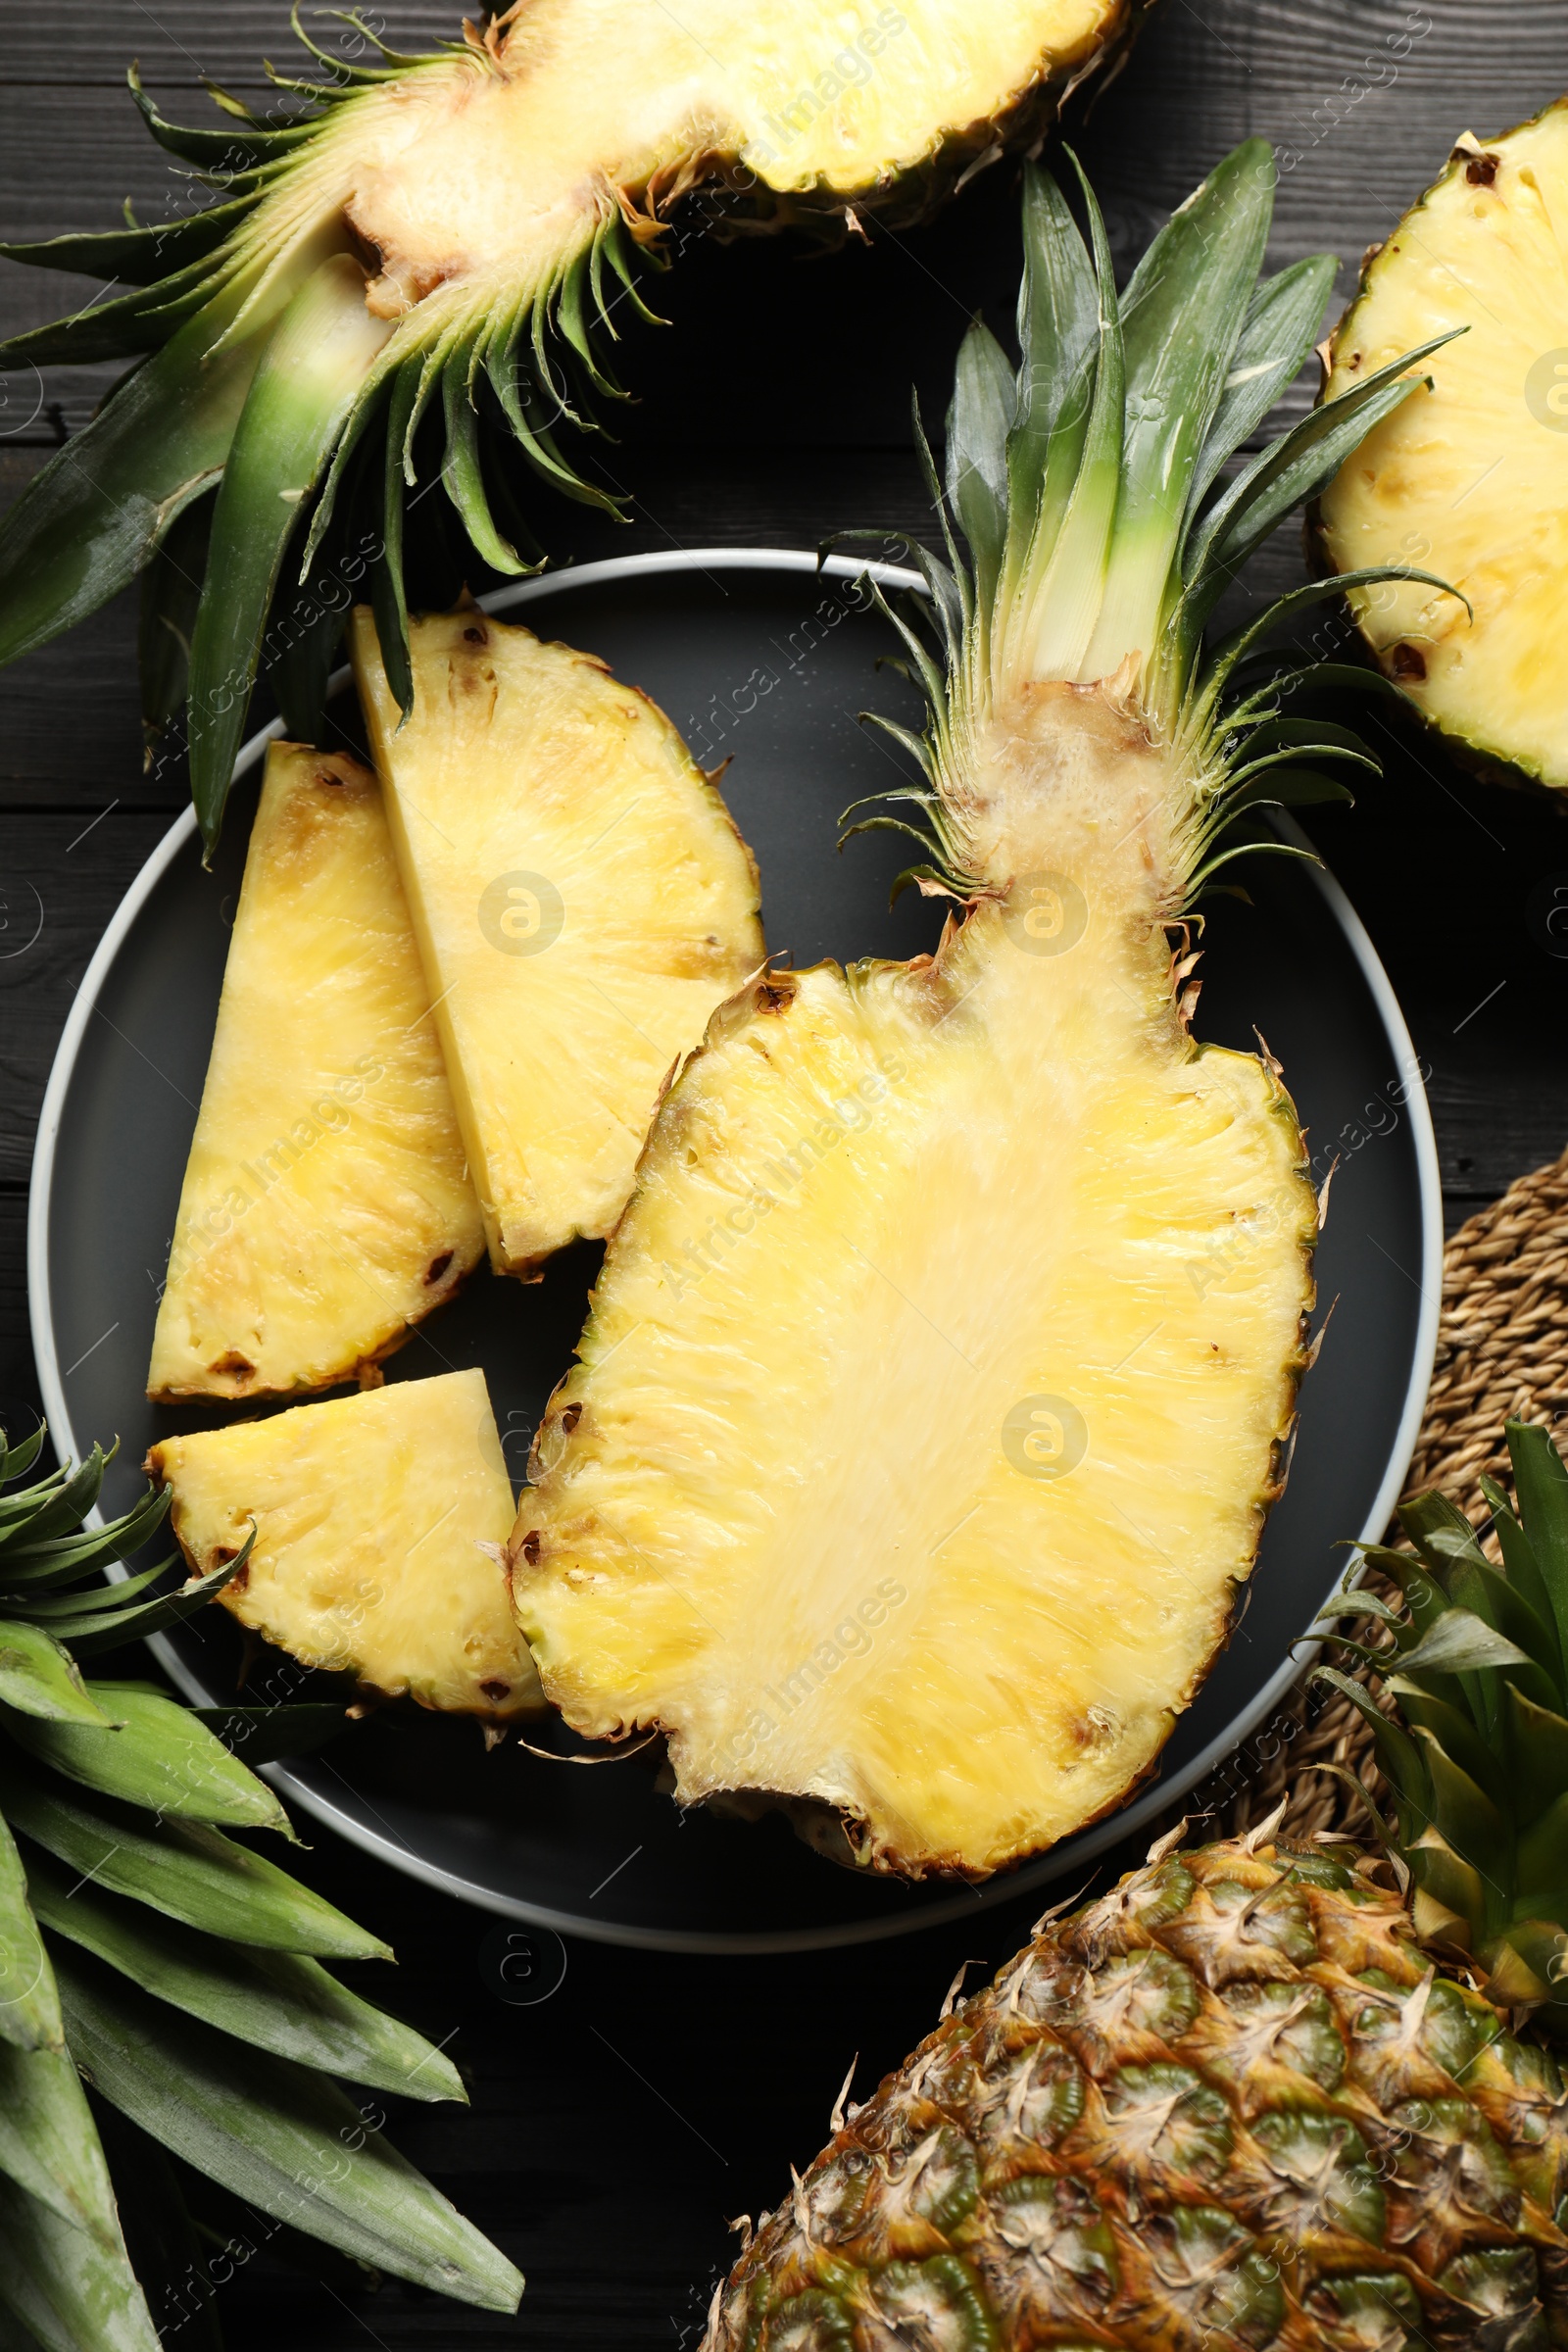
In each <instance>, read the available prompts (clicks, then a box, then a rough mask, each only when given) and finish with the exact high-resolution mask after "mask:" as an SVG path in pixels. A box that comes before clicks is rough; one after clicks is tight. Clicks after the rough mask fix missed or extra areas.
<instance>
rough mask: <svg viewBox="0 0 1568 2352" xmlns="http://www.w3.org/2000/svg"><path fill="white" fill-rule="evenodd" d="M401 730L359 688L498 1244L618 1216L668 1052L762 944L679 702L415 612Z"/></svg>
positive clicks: (371, 648) (366, 648) (566, 655)
mask: <svg viewBox="0 0 1568 2352" xmlns="http://www.w3.org/2000/svg"><path fill="white" fill-rule="evenodd" d="M412 650H413V660H414V670H415V676H416V680H417V695H416V700H415V707H414V711H413V714H412V715H411V716H410V717H409V718H408V719H407V720H405V721H404V722H403V723H402V725H401V726H400V725H399V723H398V720H399V713H398V710H397V706H396V704H395V702H394V701H393V699H392V696H391V694H390V692H389V690H388V687H387V683H386V678H385V673H384V672H383V670H382V668H381V663H380V657H379V652H378V648H377V645H376V637H375V630H374V626H373V623H372V622H371V619H370V616H369V614H368V613H367V612H363V611H362V612H360V613H356V615H355V629H354V652H355V663H356V669H357V672H358V676H359V679H360V688H361V693H362V696H363V698H364V702H365V707H366V712H367V716H368V724H369V728H370V733H371V737H372V740H373V743H374V746H375V755H376V760H377V762H378V764H379V766H380V769H381V773H382V776H383V778H384V779H385V782H386V784H387V787H388V792H389V813H390V815H391V819H392V827H393V833H394V837H395V839H396V842H397V848H398V856H399V859H400V862H401V865H402V870H403V875H404V879H405V881H406V883H407V885H408V890H409V902H410V906H411V908H412V911H413V915H414V922H415V927H416V930H417V935H418V939H419V944H420V948H421V951H422V954H423V958H424V968H425V974H426V978H427V980H428V983H429V991H430V998H431V1000H432V1001H433V1003H434V1006H435V1015H436V1020H437V1022H438V1024H439V1026H440V1030H441V1035H442V1038H443V1041H444V1043H445V1046H446V1055H447V1067H448V1069H449V1071H450V1073H451V1077H452V1083H453V1090H454V1094H455V1096H456V1100H457V1106H458V1116H459V1119H460V1121H461V1123H462V1128H463V1133H464V1138H465V1141H466V1146H467V1152H468V1165H469V1167H470V1169H471V1171H472V1174H473V1178H474V1181H475V1184H476V1185H477V1188H478V1192H479V1200H480V1205H481V1208H482V1210H483V1213H484V1219H485V1227H486V1232H487V1234H488V1237H489V1243H490V1254H491V1259H492V1262H493V1263H494V1264H495V1266H496V1267H497V1269H498V1270H499V1271H501V1272H507V1273H522V1274H526V1273H528V1272H529V1271H531V1269H532V1268H533V1267H534V1266H535V1265H537V1263H538V1261H539V1260H540V1259H541V1258H543V1257H545V1256H547V1255H548V1254H549V1253H550V1252H551V1251H552V1250H559V1249H560V1248H561V1247H562V1246H563V1244H564V1243H566V1242H568V1241H570V1240H572V1239H573V1238H574V1236H576V1235H579V1234H587V1235H602V1234H606V1233H609V1232H610V1230H611V1229H612V1227H613V1225H614V1223H615V1220H616V1218H617V1217H618V1216H619V1215H620V1212H621V1210H622V1208H623V1207H624V1206H625V1203H626V1200H627V1196H628V1195H629V1193H630V1191H631V1185H632V1172H633V1169H634V1167H635V1165H636V1161H637V1154H638V1152H640V1150H641V1149H642V1145H643V1140H644V1137H645V1136H646V1134H647V1131H648V1122H649V1120H650V1119H651V1117H652V1116H653V1112H654V1106H655V1104H656V1103H657V1102H658V1100H659V1094H660V1089H661V1087H662V1085H663V1083H664V1081H665V1079H666V1077H667V1076H668V1074H669V1071H670V1069H671V1066H672V1065H673V1064H674V1063H675V1062H676V1061H677V1060H678V1058H679V1057H680V1055H681V1054H684V1053H687V1052H689V1051H690V1049H691V1048H692V1047H693V1046H695V1045H696V1044H697V1043H698V1041H699V1040H700V1038H701V1037H702V1034H703V1028H704V1024H705V1023H706V1021H707V1019H708V1016H709V1014H710V1013H711V1011H712V1009H713V1007H714V1005H716V1004H717V1003H718V1002H719V1001H720V1000H721V999H722V998H724V997H727V996H728V995H729V994H730V993H731V992H732V990H734V989H735V988H737V987H739V985H740V984H741V982H742V981H743V980H744V979H745V978H746V977H747V976H748V974H750V973H752V972H754V971H756V970H757V968H758V966H759V964H760V962H761V960H762V954H763V950H762V935H761V930H760V925H759V923H758V919H757V907H758V887H757V870H756V867H755V866H754V865H753V863H752V860H751V858H750V855H749V853H748V852H747V850H746V847H745V845H744V843H743V842H742V841H741V839H740V837H739V835H738V834H737V833H736V831H735V828H734V826H733V824H732V823H731V821H730V818H729V815H728V812H727V811H726V809H725V808H724V804H723V802H722V800H721V799H720V798H719V795H718V794H717V792H716V791H715V790H714V788H713V787H712V785H711V784H710V783H709V782H708V780H707V779H706V778H705V777H704V775H703V774H702V772H701V770H700V769H699V768H698V767H696V766H695V765H694V763H693V761H692V759H691V756H690V754H689V753H688V752H687V750H686V747H685V745H684V744H683V743H682V742H681V739H680V737H679V736H678V735H677V734H676V732H675V730H674V728H673V727H672V726H671V725H670V724H669V721H668V720H667V719H666V718H665V717H664V716H663V715H662V712H661V711H658V710H656V709H655V707H654V705H653V704H652V703H651V702H649V701H648V699H647V697H646V696H644V695H642V694H639V693H637V692H636V691H635V690H634V689H632V688H630V687H626V686H621V685H618V684H617V683H616V682H615V680H614V679H613V678H612V677H611V676H610V675H609V673H608V671H607V670H606V669H605V667H604V664H603V663H602V662H596V661H595V660H593V659H592V658H591V657H590V656H589V655H586V654H577V653H573V652H572V651H571V650H570V649H569V648H568V647H566V646H562V645H544V644H541V643H540V642H539V640H538V639H537V638H536V637H533V636H531V635H530V634H529V632H528V631H527V630H526V629H520V628H509V627H507V626H505V625H504V624H503V623H501V622H499V621H495V620H490V619H487V618H486V617H485V615H484V614H483V613H479V612H476V611H466V612H458V613H442V614H435V615H432V616H430V617H429V618H427V619H423V620H419V621H417V622H416V623H415V625H414V628H413V632H412Z"/></svg>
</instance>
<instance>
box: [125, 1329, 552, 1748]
mask: <svg viewBox="0 0 1568 2352" xmlns="http://www.w3.org/2000/svg"><path fill="white" fill-rule="evenodd" d="M147 1470H148V1473H149V1475H150V1476H151V1477H154V1478H157V1479H159V1480H161V1481H163V1482H164V1483H165V1484H166V1485H168V1486H170V1487H172V1489H173V1497H174V1499H173V1510H172V1525H173V1530H174V1534H175V1536H176V1537H177V1538H178V1540H179V1544H180V1547H181V1549H182V1550H183V1552H184V1553H185V1556H186V1558H187V1559H188V1560H189V1561H190V1563H191V1566H192V1568H193V1569H195V1570H197V1571H198V1572H205V1571H207V1570H209V1569H211V1568H214V1567H217V1566H218V1565H219V1564H220V1563H221V1561H223V1560H231V1559H232V1558H233V1557H234V1555H235V1553H236V1552H237V1551H239V1550H240V1548H241V1547H242V1546H243V1544H244V1542H245V1539H246V1537H247V1535H248V1534H249V1532H250V1528H251V1523H252V1522H253V1521H254V1523H255V1527H256V1544H255V1548H254V1549H253V1551H252V1552H251V1555H250V1558H249V1559H248V1560H247V1561H246V1562H245V1564H244V1566H243V1567H242V1568H241V1569H240V1571H239V1573H238V1575H237V1576H236V1577H235V1579H234V1580H233V1582H232V1583H231V1584H230V1585H228V1586H227V1587H226V1588H225V1589H224V1591H223V1593H221V1600H222V1603H223V1606H224V1607H225V1608H226V1609H228V1610H230V1611H231V1612H232V1614H233V1615H234V1616H235V1617H237V1618H238V1619H239V1621H240V1623H241V1625H245V1626H249V1627H251V1628H252V1629H253V1630H254V1631H255V1632H257V1633H259V1634H263V1635H265V1636H266V1638H267V1640H268V1641H269V1642H276V1643H277V1644H278V1646H279V1647H280V1648H282V1649H286V1650H288V1651H289V1652H290V1653H291V1654H292V1655H293V1656H294V1657H296V1658H298V1659H299V1660H300V1662H301V1664H302V1665H306V1666H318V1667H323V1668H326V1669H329V1670H330V1671H333V1672H337V1673H347V1674H352V1675H354V1676H355V1677H356V1678H357V1680H358V1681H359V1682H360V1683H361V1684H363V1685H364V1686H365V1688H366V1689H367V1690H368V1691H373V1692H378V1693H380V1694H382V1695H384V1696H386V1697H392V1698H400V1697H402V1696H404V1695H405V1694H406V1695H407V1696H409V1697H411V1698H416V1699H417V1700H418V1702H419V1704H420V1706H422V1707H434V1708H438V1709H441V1710H443V1711H447V1712H451V1713H456V1714H467V1715H484V1716H491V1717H494V1718H496V1719H498V1720H499V1719H502V1718H505V1717H508V1716H512V1715H517V1714H520V1713H522V1712H524V1711H525V1710H527V1709H529V1708H532V1707H537V1706H539V1705H540V1704H542V1700H541V1698H540V1692H539V1685H538V1679H537V1677H536V1676H535V1673H534V1670H533V1663H532V1660H531V1659H530V1658H529V1655H528V1650H527V1646H526V1644H525V1643H524V1642H522V1640H521V1639H520V1637H519V1636H518V1634H517V1630H516V1627H515V1624H514V1623H513V1619H512V1613H511V1610H510V1609H509V1607H508V1605H507V1594H506V1580H505V1576H504V1573H503V1570H502V1568H501V1567H500V1565H499V1564H498V1559H497V1547H498V1546H499V1545H500V1544H504V1543H505V1541H506V1537H507V1532H508V1530H509V1528H510V1526H511V1524H512V1511H513V1505H512V1488H511V1484H510V1482H509V1480H508V1478H507V1473H506V1464H505V1461H504V1458H503V1456H502V1451H501V1442H500V1439H499V1438H498V1436H497V1434H496V1425H495V1416H494V1414H493V1413H492V1411H491V1409H490V1398H489V1395H488V1393H487V1391H486V1389H485V1382H484V1374H483V1373H482V1372H447V1373H442V1374H441V1375H440V1376H439V1377H438V1378H436V1379H433V1380H404V1381H394V1382H391V1383H390V1384H389V1385H388V1386H387V1387H385V1388H380V1389H370V1390H368V1391H366V1392H365V1393H363V1394H362V1395H360V1396H357V1397H333V1398H330V1399H328V1400H327V1401H325V1402H323V1403H318V1404H300V1405H295V1406H293V1407H292V1408H291V1409H290V1410H289V1411H287V1412H282V1413H276V1414H273V1415H272V1416H271V1418H270V1419H269V1420H265V1421H245V1422H241V1423H239V1424H238V1425H237V1426H236V1427H234V1428H231V1429H211V1430H203V1431H200V1432H198V1433H197V1434H196V1435H195V1436H193V1437H185V1438H166V1439H164V1441H163V1442H162V1444H161V1445H158V1446H154V1447H153V1449H152V1451H151V1452H150V1453H149V1454H148V1456H147Z"/></svg>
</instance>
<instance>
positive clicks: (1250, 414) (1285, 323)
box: [1188, 253, 1335, 514]
mask: <svg viewBox="0 0 1568 2352" xmlns="http://www.w3.org/2000/svg"><path fill="white" fill-rule="evenodd" d="M1334 278H1335V265H1334V257H1333V255H1332V254H1326V253H1314V254H1308V255H1307V257H1306V259H1305V260H1304V261H1299V262H1296V263H1294V264H1293V265H1292V267H1291V268H1290V269H1289V270H1281V271H1280V272H1279V275H1278V276H1277V277H1266V278H1264V280H1263V282H1262V284H1261V285H1260V286H1259V287H1258V289H1257V292H1256V293H1255V294H1254V295H1253V297H1252V301H1251V305H1250V309H1249V311H1248V314H1247V323H1246V325H1245V326H1244V327H1243V329H1242V332H1241V337H1240V339H1239V341H1238V343H1237V345H1236V349H1235V351H1234V353H1233V354H1232V356H1231V365H1230V370H1229V373H1228V374H1227V376H1226V378H1225V384H1224V389H1223V391H1222V392H1221V394H1220V401H1219V406H1218V408H1217V409H1216V410H1215V412H1214V421H1213V423H1212V424H1211V425H1210V427H1209V430H1208V437H1207V439H1206V440H1205V441H1204V443H1203V448H1202V454H1201V457H1200V458H1199V461H1198V464H1197V466H1195V467H1194V469H1193V484H1192V489H1191V492H1190V493H1189V498H1188V510H1189V513H1193V514H1196V512H1197V511H1198V509H1199V507H1200V506H1201V503H1202V501H1203V499H1204V498H1205V497H1206V496H1207V494H1208V492H1209V490H1210V489H1211V488H1212V487H1213V485H1214V482H1215V481H1216V479H1217V478H1218V476H1219V473H1220V470H1221V468H1222V467H1223V466H1224V465H1225V462H1226V460H1227V459H1229V458H1232V457H1234V456H1235V454H1236V452H1237V451H1238V450H1239V449H1240V448H1241V446H1242V444H1243V442H1244V441H1246V440H1247V439H1248V437H1249V435H1250V434H1251V433H1253V432H1255V430H1256V429H1257V427H1258V426H1259V425H1260V424H1261V423H1262V421H1263V419H1264V417H1266V416H1267V415H1268V413H1269V411H1270V409H1271V408H1272V407H1273V406H1274V403H1275V402H1276V401H1277V400H1278V399H1279V397H1280V395H1281V393H1282V392H1284V391H1286V390H1287V389H1288V387H1289V386H1290V385H1291V384H1293V383H1294V382H1295V381H1296V378H1297V377H1298V376H1299V374H1300V372H1301V369H1302V368H1304V367H1305V365H1306V363H1307V361H1308V360H1309V359H1310V358H1311V356H1312V346H1313V344H1314V343H1315V342H1316V340H1317V330H1318V327H1319V325H1320V324H1321V322H1322V318H1323V313H1324V310H1325V308H1326V307H1327V304H1328V301H1329V297H1330V296H1331V294H1332V293H1333V291H1334Z"/></svg>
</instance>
